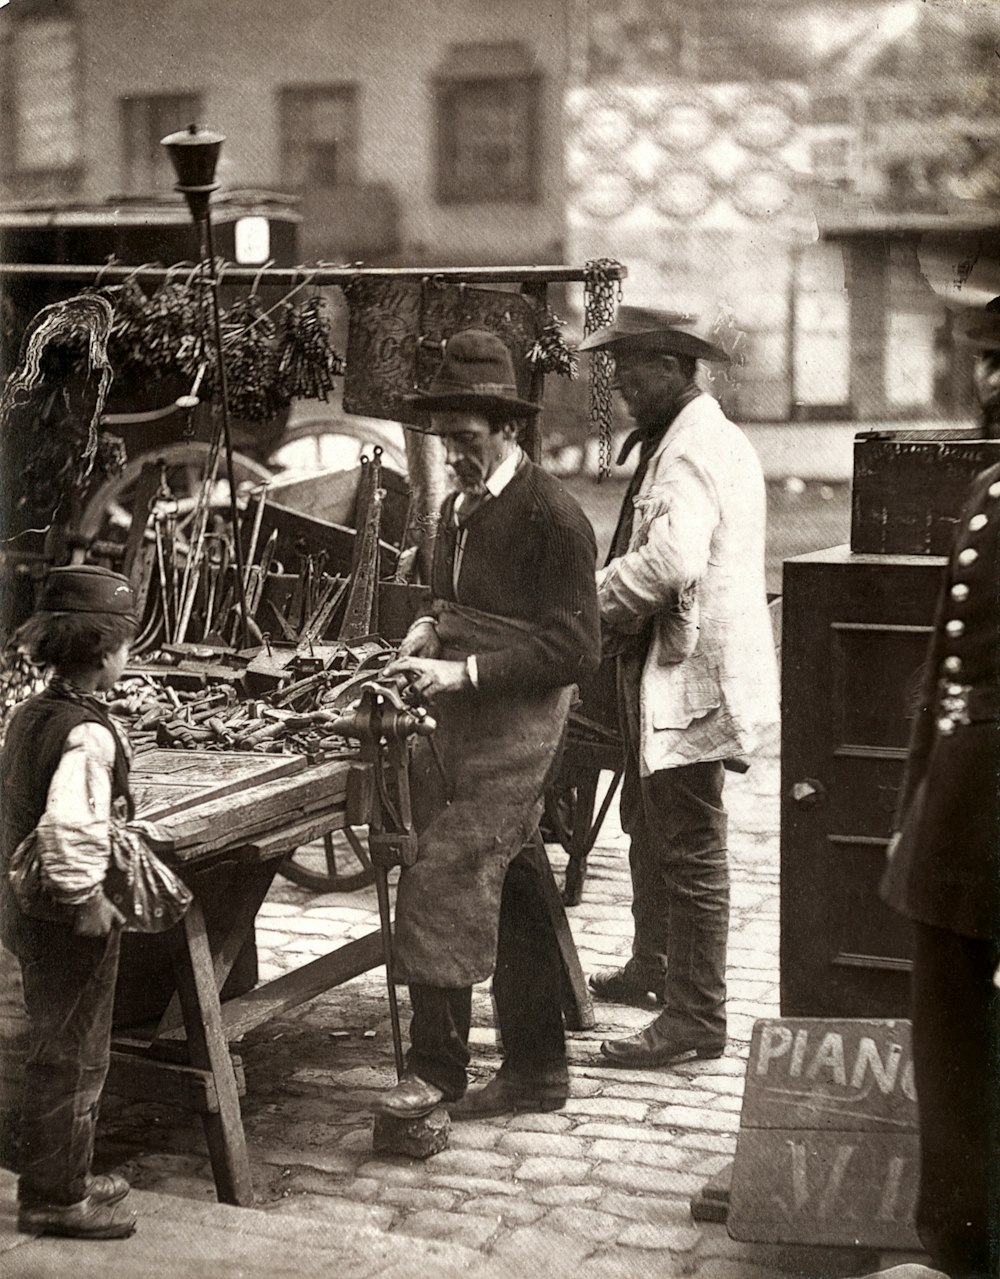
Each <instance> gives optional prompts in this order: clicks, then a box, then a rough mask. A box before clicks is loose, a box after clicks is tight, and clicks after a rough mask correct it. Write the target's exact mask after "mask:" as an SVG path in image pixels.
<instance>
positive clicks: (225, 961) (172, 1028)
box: [155, 858, 280, 1039]
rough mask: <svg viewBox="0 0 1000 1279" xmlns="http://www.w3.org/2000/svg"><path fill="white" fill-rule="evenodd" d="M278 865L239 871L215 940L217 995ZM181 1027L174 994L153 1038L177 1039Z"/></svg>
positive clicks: (247, 934) (263, 865)
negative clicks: (225, 922) (220, 932)
mask: <svg viewBox="0 0 1000 1279" xmlns="http://www.w3.org/2000/svg"><path fill="white" fill-rule="evenodd" d="M279 864H280V863H279V862H278V860H277V859H275V858H272V859H271V860H270V861H267V862H260V863H258V864H256V865H250V866H248V867H246V868H241V873H240V879H239V894H238V895H236V896H235V899H234V902H233V907H232V914H231V916H230V919H229V924H228V927H227V929H226V933H225V936H224V937H223V938H222V941H221V944H220V943H219V941H218V939H217V940H216V949H215V954H214V956H213V958H212V968H213V971H214V973H215V987H216V990H218V991H220V992H221V990H222V988H223V986H224V985H225V984H226V978H227V977H228V976H229V974H230V973H231V972H232V969H233V965H234V964H235V962H236V958H237V956H238V955H239V953H240V948H241V947H242V946H243V943H244V942H245V941H246V940H247V938H248V937H250V936H251V935H252V929H253V926H254V920H255V919H256V918H257V912H258V911H259V910H260V907H261V903H262V902H263V900H264V898H265V897H266V896H267V893H268V890H269V888H270V887H271V882H272V881H273V879H274V876H275V875H276V874H277V870H278V866H279ZM182 1025H183V1019H182V1017H181V1007H180V999H179V998H178V996H177V995H176V994H175V995H174V996H173V998H172V999H171V1000H170V1003H169V1004H168V1005H167V1009H166V1011H165V1012H164V1014H163V1016H162V1017H161V1018H160V1023H159V1025H158V1026H157V1027H156V1036H155V1037H156V1038H157V1039H165V1038H170V1039H176V1038H178V1036H179V1035H181V1034H182V1033H183V1032H182Z"/></svg>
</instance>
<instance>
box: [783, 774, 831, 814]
mask: <svg viewBox="0 0 1000 1279" xmlns="http://www.w3.org/2000/svg"><path fill="white" fill-rule="evenodd" d="M791 795H792V799H793V800H794V801H795V803H796V804H801V805H802V806H803V808H819V806H820V805H821V804H825V803H826V787H825V786H824V785H823V783H822V782H819V781H817V780H816V778H815V777H803V779H802V781H800V782H793V783H792V790H791Z"/></svg>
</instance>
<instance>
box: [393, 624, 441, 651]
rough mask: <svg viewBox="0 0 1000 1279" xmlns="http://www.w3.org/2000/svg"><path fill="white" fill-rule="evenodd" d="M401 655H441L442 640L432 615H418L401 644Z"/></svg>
mask: <svg viewBox="0 0 1000 1279" xmlns="http://www.w3.org/2000/svg"><path fill="white" fill-rule="evenodd" d="M399 656H400V657H440V656H441V641H440V639H439V638H438V633H437V624H436V623H435V621H434V619H433V618H431V617H418V618H417V620H416V621H415V622H414V623H413V625H412V626H411V627H410V629H409V630H408V631H407V632H406V636H405V637H404V639H403V642H402V644H400V646H399Z"/></svg>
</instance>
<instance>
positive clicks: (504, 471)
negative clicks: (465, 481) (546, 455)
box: [455, 444, 524, 514]
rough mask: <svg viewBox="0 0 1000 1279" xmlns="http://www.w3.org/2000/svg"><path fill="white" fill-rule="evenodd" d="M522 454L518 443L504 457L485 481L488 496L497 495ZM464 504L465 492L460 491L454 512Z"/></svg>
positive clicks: (508, 481)
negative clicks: (509, 453)
mask: <svg viewBox="0 0 1000 1279" xmlns="http://www.w3.org/2000/svg"><path fill="white" fill-rule="evenodd" d="M523 456H524V454H523V451H522V449H521V446H520V444H519V445H518V446H517V448H516V449H515V450H514V452H513V453H511V455H510V457H505V458H504V460H503V461H502V462H501V463H500V465H499V466H498V467H497V469H496V470H495V471H494V472H493V474H492V475H491V476H490V478H489V479H488V480H487V481H486V485H485V488H486V491H487V493H489V495H490V497H499V496H500V494H501V493H502V492H503V491H504V489H505V488H506V487H507V485H508V484H509V483H510V482H511V480H512V479H513V478H514V475H515V473H516V471H517V468H518V467H519V466H520V465H521V458H522V457H523ZM464 505H465V494H464V493H460V494H459V496H458V498H457V500H456V502H455V513H456V514H457V513H458V512H459V511H460V510H461V509H462V507H463V506H464Z"/></svg>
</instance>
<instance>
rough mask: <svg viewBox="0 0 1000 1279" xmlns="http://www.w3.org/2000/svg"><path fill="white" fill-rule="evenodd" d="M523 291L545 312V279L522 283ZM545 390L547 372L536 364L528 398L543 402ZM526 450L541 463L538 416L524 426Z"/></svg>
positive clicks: (546, 293)
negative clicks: (539, 282)
mask: <svg viewBox="0 0 1000 1279" xmlns="http://www.w3.org/2000/svg"><path fill="white" fill-rule="evenodd" d="M521 293H522V294H523V295H524V296H525V297H527V298H530V299H531V301H532V302H534V304H535V306H536V307H537V308H538V314H539V315H540V316H541V315H544V314H545V307H546V304H547V301H548V286H547V285H546V284H545V282H544V281H543V282H542V283H541V284H538V283H535V282H534V281H531V282H530V283H528V282H526V283H524V284H522V285H521ZM544 390H545V374H544V373H543V372H542V370H541V369H540V368H538V366H537V365H536V366H535V367H534V368H533V369H532V370H531V386H530V389H529V391H528V399H529V400H534V401H535V403H536V404H541V402H542V395H543V394H544ZM524 451H525V453H527V455H528V457H529V458H530V459H531V461H532V462H537V463H539V464H540V463H541V460H542V427H541V423H540V422H539V420H538V417H534V418H532V419H531V420H530V421H529V422H528V423H527V425H526V426H525V428H524Z"/></svg>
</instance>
